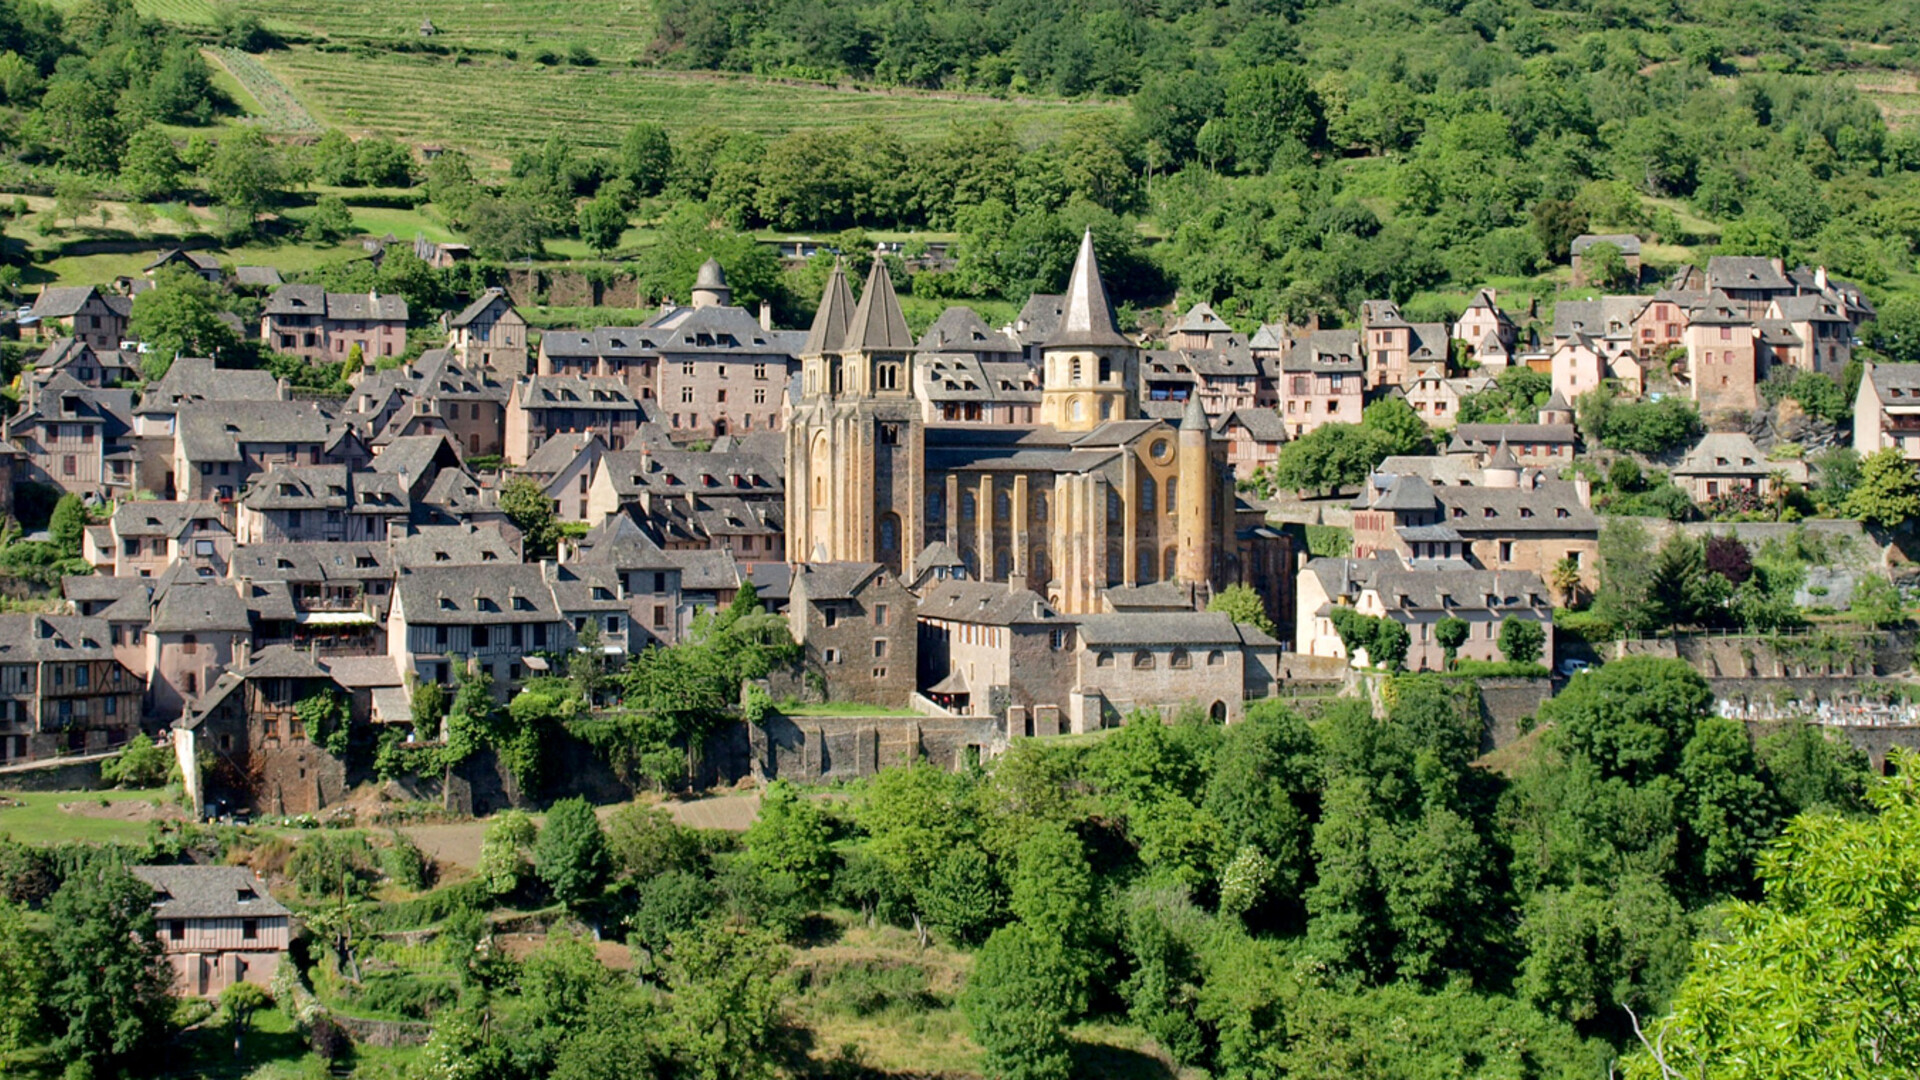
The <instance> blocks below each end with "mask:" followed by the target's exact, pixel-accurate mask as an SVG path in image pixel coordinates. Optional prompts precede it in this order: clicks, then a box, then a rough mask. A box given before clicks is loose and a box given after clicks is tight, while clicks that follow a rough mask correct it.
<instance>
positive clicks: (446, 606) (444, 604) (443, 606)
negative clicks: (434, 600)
mask: <svg viewBox="0 0 1920 1080" xmlns="http://www.w3.org/2000/svg"><path fill="white" fill-rule="evenodd" d="M440 610H441V611H459V610H460V608H459V607H458V606H457V605H455V604H454V602H453V601H452V600H449V599H447V598H446V597H444V596H443V597H441V598H440Z"/></svg>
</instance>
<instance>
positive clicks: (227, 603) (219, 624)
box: [153, 579, 253, 634]
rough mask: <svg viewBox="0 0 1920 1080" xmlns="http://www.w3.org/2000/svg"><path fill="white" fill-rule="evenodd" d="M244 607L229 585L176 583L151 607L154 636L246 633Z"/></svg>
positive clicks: (218, 582) (248, 623) (250, 623)
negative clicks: (167, 634)
mask: <svg viewBox="0 0 1920 1080" xmlns="http://www.w3.org/2000/svg"><path fill="white" fill-rule="evenodd" d="M252 626H253V623H252V621H251V620H249V619H248V618H247V605H246V603H245V601H243V600H241V598H240V594H239V593H237V592H235V591H234V587H233V583H232V582H228V581H206V582H202V581H199V580H196V579H188V580H185V581H176V582H175V583H173V584H171V585H169V586H167V587H166V588H165V589H164V590H163V591H162V592H161V593H160V595H159V601H158V602H157V603H156V604H154V607H153V630H154V632H155V633H170V634H180V633H189V634H190V633H196V632H209V633H218V632H223V631H242V630H249V629H251V628H252Z"/></svg>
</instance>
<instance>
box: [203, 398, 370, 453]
mask: <svg viewBox="0 0 1920 1080" xmlns="http://www.w3.org/2000/svg"><path fill="white" fill-rule="evenodd" d="M177 415H178V421H177V427H176V428H175V437H176V438H177V439H178V440H179V442H180V446H181V448H182V449H183V450H184V451H185V453H186V456H187V460H188V461H192V462H201V461H239V460H240V444H242V443H318V444H320V446H321V448H322V449H328V448H331V447H332V446H333V445H334V444H335V443H337V442H338V441H339V440H340V438H341V437H342V436H344V435H345V434H346V426H345V425H344V424H342V423H340V422H339V421H337V420H335V419H333V417H331V416H329V415H327V414H326V413H324V412H321V411H320V407H319V406H318V405H317V404H315V403H314V402H311V401H220V402H213V401H203V402H182V403H181V404H180V406H179V412H178V414H177Z"/></svg>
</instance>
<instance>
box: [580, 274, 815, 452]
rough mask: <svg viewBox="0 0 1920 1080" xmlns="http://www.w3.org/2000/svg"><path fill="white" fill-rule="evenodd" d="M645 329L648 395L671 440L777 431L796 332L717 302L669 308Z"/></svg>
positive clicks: (796, 346) (792, 366)
mask: <svg viewBox="0 0 1920 1080" xmlns="http://www.w3.org/2000/svg"><path fill="white" fill-rule="evenodd" d="M650 329H651V330H653V332H654V341H655V342H656V343H657V346H658V349H659V357H660V362H659V365H658V367H657V368H656V370H657V371H658V372H659V381H658V385H657V386H656V387H655V388H654V392H655V395H656V398H657V400H658V401H659V403H660V404H659V411H660V412H661V413H664V414H665V419H666V422H667V428H668V430H669V431H670V432H672V433H673V435H674V438H675V439H676V441H684V442H691V441H695V440H699V439H715V438H719V437H721V436H723V435H731V434H742V435H743V434H747V433H750V432H756V431H778V430H780V425H781V419H780V415H781V405H782V403H783V401H784V400H785V398H786V388H787V379H788V376H789V375H791V374H792V373H793V372H794V371H795V370H797V366H796V364H795V361H794V359H793V357H794V354H795V353H796V352H797V351H798V350H799V348H800V343H801V341H802V339H803V335H800V334H797V333H794V332H790V331H784V330H773V329H770V328H768V327H766V326H763V325H762V324H761V323H760V322H758V321H756V320H755V319H754V317H753V316H752V315H749V314H748V313H747V312H746V311H745V310H744V309H742V308H737V307H727V306H724V305H712V306H706V307H702V306H698V305H696V306H694V307H693V308H680V309H676V310H675V311H674V312H672V313H670V314H669V315H667V316H665V317H663V318H661V319H659V320H656V322H655V323H653V324H652V326H651V327H650ZM615 449H619V447H617V446H616V447H615Z"/></svg>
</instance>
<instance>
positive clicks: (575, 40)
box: [138, 0, 654, 64]
mask: <svg viewBox="0 0 1920 1080" xmlns="http://www.w3.org/2000/svg"><path fill="white" fill-rule="evenodd" d="M138 2H139V4H140V7H141V8H142V9H143V10H144V9H145V8H146V7H147V6H148V3H149V2H153V3H155V4H159V3H165V2H167V0H138ZM173 2H175V3H180V4H182V5H184V6H186V7H189V8H191V7H193V6H195V5H196V3H197V2H198V0H173ZM227 2H228V3H230V4H231V5H232V6H233V7H236V8H239V9H240V10H242V11H246V12H250V13H252V14H254V15H257V16H259V18H260V21H261V22H262V23H263V24H264V25H266V26H267V27H268V28H269V29H273V30H278V31H280V32H282V33H292V34H296V35H300V36H303V37H325V38H328V39H330V40H333V41H342V42H347V41H383V42H384V41H394V40H416V39H418V38H419V35H420V21H421V20H422V19H429V20H432V22H433V28H434V35H433V38H432V41H433V43H434V44H436V45H447V46H462V45H464V46H467V47H469V48H481V49H493V50H506V49H513V50H516V51H518V52H520V53H521V54H522V55H524V56H526V57H528V58H531V57H532V55H533V53H535V52H536V51H538V50H540V49H542V48H549V49H552V50H553V51H554V52H556V53H559V54H562V55H564V54H565V53H566V51H567V49H568V48H569V47H571V46H574V45H581V46H584V47H585V48H586V49H587V51H589V52H591V53H592V54H593V55H594V58H595V59H597V60H599V61H600V62H602V63H623V64H624V63H626V62H627V61H628V60H631V59H633V58H635V57H638V56H639V55H641V53H642V52H644V51H645V50H646V47H647V46H648V44H650V43H651V42H652V41H653V35H654V31H653V16H652V12H651V11H650V10H649V9H648V7H647V4H646V0H568V2H561V0H512V2H510V3H501V2H499V0H416V2H414V3H410V4H393V3H386V2H383V0H227Z"/></svg>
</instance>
